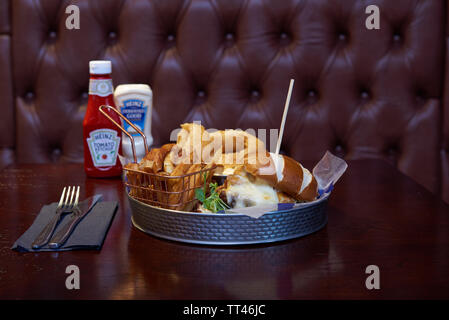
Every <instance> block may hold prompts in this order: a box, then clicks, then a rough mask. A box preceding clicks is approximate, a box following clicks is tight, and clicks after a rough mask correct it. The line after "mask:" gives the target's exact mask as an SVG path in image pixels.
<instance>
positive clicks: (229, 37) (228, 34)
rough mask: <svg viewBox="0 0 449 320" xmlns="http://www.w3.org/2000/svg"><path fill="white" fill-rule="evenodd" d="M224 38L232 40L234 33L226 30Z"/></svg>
mask: <svg viewBox="0 0 449 320" xmlns="http://www.w3.org/2000/svg"><path fill="white" fill-rule="evenodd" d="M225 38H226V40H227V41H232V40H234V34H233V33H231V32H228V33H226V36H225Z"/></svg>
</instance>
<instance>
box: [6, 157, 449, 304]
mask: <svg viewBox="0 0 449 320" xmlns="http://www.w3.org/2000/svg"><path fill="white" fill-rule="evenodd" d="M65 185H81V187H82V194H81V197H82V198H84V197H85V196H88V195H92V194H95V193H102V194H103V195H104V197H105V198H106V199H107V200H114V199H118V200H119V202H120V208H119V210H118V211H117V214H116V216H115V219H114V221H113V223H112V226H111V229H110V230H109V234H108V236H107V238H106V241H105V243H104V246H103V248H102V250H101V251H72V252H59V253H18V252H15V251H12V250H11V249H10V247H11V246H12V244H13V243H14V241H15V240H16V239H17V238H18V237H19V236H20V235H21V234H22V233H23V232H24V231H25V230H26V229H27V228H28V227H29V226H30V224H31V223H32V221H33V219H34V217H35V216H36V214H37V212H38V211H39V209H40V208H41V206H42V205H44V204H47V203H50V202H54V201H57V200H58V199H59V195H60V192H61V190H62V187H63V186H65ZM328 214H329V222H328V225H327V226H326V227H325V228H324V229H323V230H321V231H319V232H317V233H315V234H312V235H309V236H307V237H304V238H300V239H295V240H289V241H284V242H281V243H277V244H271V245H258V246H245V247H235V246H234V247H212V246H199V245H187V244H181V243H177V242H171V241H166V240H161V239H158V238H154V237H152V236H149V235H146V234H144V233H142V232H140V231H138V230H137V229H136V228H134V227H133V226H132V225H131V220H130V215H131V212H130V209H129V205H128V200H127V197H126V194H125V192H124V188H123V185H122V182H121V180H119V179H115V180H110V179H87V178H86V177H85V175H84V172H83V168H82V166H81V165H19V166H14V167H9V168H6V169H4V170H3V171H1V173H0V298H3V299H66V298H69V299H221V298H224V299H347V298H349V299H391V298H412V299H413V298H446V299H447V298H449V206H448V205H446V204H444V203H443V202H441V201H440V200H439V199H438V198H437V197H435V196H433V195H432V194H431V193H429V192H428V191H426V190H425V189H424V188H422V187H421V186H419V185H418V184H416V183H415V182H413V181H412V180H411V179H409V178H407V177H405V176H404V175H402V174H401V173H399V172H398V171H396V169H394V168H393V167H391V166H390V165H388V164H387V163H385V162H382V161H377V160H369V161H352V162H349V169H348V171H347V172H346V174H345V176H344V177H343V178H342V179H341V180H340V181H339V183H338V185H337V186H336V189H335V191H334V192H333V194H332V196H331V199H330V201H329V207H328ZM68 265H77V266H78V267H79V269H80V285H81V288H80V289H79V290H67V289H66V287H65V280H66V277H67V276H68V275H67V274H66V273H65V269H66V267H67V266H68ZM368 265H377V266H378V267H379V269H380V289H379V290H375V289H373V290H368V289H367V288H366V286H365V280H366V278H367V277H368V276H369V275H368V274H366V273H365V269H366V267H367V266H368Z"/></svg>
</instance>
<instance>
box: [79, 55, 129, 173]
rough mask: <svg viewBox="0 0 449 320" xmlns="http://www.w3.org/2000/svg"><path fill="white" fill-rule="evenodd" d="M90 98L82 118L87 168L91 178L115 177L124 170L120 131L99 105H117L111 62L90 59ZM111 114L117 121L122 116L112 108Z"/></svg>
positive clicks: (85, 167)
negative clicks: (114, 95)
mask: <svg viewBox="0 0 449 320" xmlns="http://www.w3.org/2000/svg"><path fill="white" fill-rule="evenodd" d="M89 66H90V74H91V75H90V81H89V101H88V105H87V110H86V115H85V116H84V121H83V137H84V169H85V171H86V174H87V175H88V176H90V177H116V176H120V175H121V173H122V166H121V164H120V161H119V160H118V159H117V158H118V154H119V153H120V152H121V143H120V138H121V132H120V131H119V129H118V128H117V127H116V126H115V125H114V124H113V123H112V122H111V121H110V120H109V119H107V118H106V117H105V116H104V115H103V114H101V113H100V110H99V108H100V106H102V105H109V106H112V107H114V108H115V104H114V98H113V91H114V88H113V86H112V79H111V62H110V61H91V62H90V64H89ZM107 113H108V114H109V116H110V117H111V118H113V119H114V120H115V121H116V122H117V123H121V119H120V117H119V116H118V115H117V114H115V113H114V112H112V111H107Z"/></svg>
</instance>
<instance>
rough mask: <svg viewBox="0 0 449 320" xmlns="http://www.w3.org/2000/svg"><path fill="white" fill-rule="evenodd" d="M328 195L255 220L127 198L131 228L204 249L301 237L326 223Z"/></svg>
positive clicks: (235, 214)
mask: <svg viewBox="0 0 449 320" xmlns="http://www.w3.org/2000/svg"><path fill="white" fill-rule="evenodd" d="M328 197H329V194H327V195H325V196H324V197H322V198H321V199H319V200H316V201H313V202H311V203H310V204H306V205H304V206H301V207H299V208H293V209H289V210H282V211H275V212H269V213H266V214H264V215H263V216H261V217H259V218H257V219H255V218H252V217H249V216H247V215H244V214H239V213H227V214H220V213H196V212H185V211H175V210H169V209H163V208H158V207H155V206H151V205H148V204H145V203H143V202H140V201H138V200H135V199H134V198H132V197H131V196H129V195H128V198H129V202H130V205H131V210H132V217H131V220H132V223H133V225H134V226H135V227H136V228H137V229H139V230H141V231H143V232H146V233H148V234H151V235H154V236H156V237H160V238H164V239H169V240H175V241H181V242H187V243H195V244H207V245H245V244H256V243H268V242H276V241H283V240H287V239H293V238H298V237H302V236H305V235H308V234H311V233H313V232H316V231H318V230H320V229H322V228H323V227H324V226H325V225H326V223H327V201H328Z"/></svg>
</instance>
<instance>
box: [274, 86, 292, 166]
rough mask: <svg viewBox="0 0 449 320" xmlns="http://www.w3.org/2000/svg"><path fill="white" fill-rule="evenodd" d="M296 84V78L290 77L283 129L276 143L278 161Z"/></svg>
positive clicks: (282, 123) (283, 116)
mask: <svg viewBox="0 0 449 320" xmlns="http://www.w3.org/2000/svg"><path fill="white" fill-rule="evenodd" d="M294 84H295V79H290V86H289V88H288V94H287V99H286V100H285V106H284V114H283V115H282V122H281V129H280V132H279V137H278V141H277V145H276V161H277V159H278V156H279V151H280V150H281V143H282V136H283V135H284V127H285V120H286V119H287V112H288V107H289V105H290V98H291V97H292V91H293V85H294Z"/></svg>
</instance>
